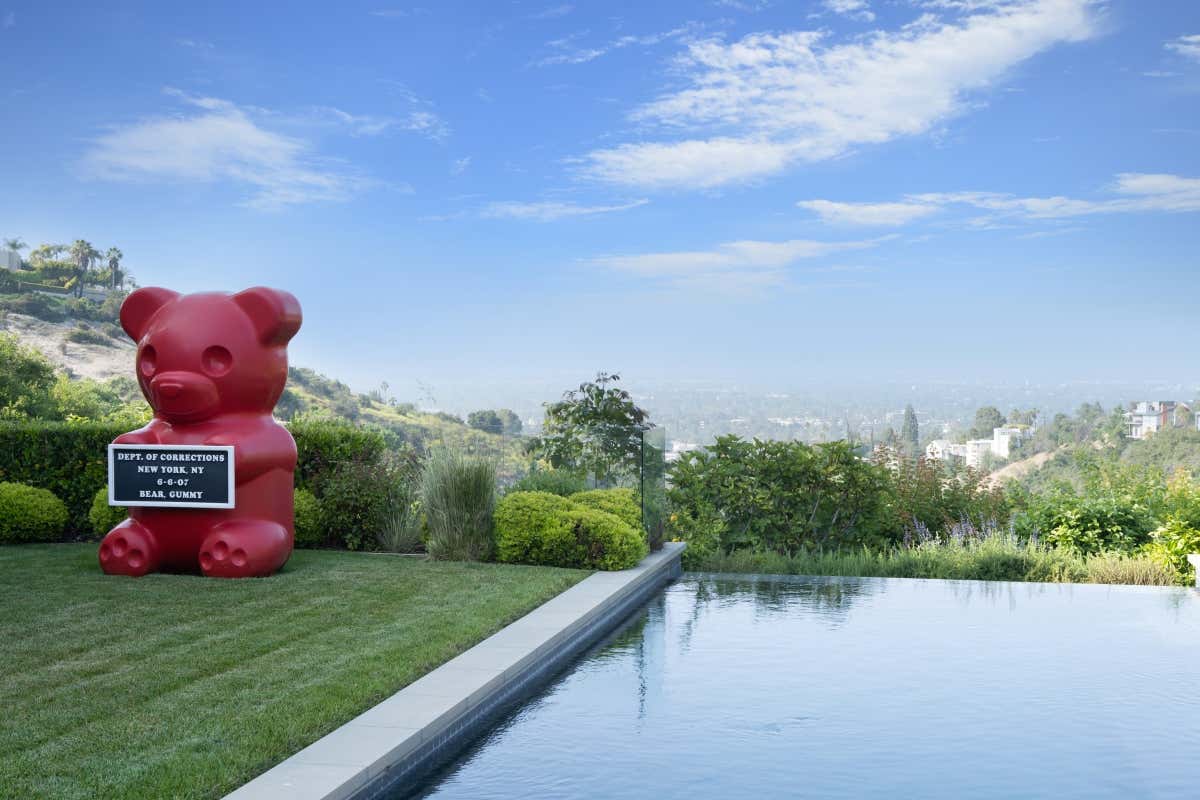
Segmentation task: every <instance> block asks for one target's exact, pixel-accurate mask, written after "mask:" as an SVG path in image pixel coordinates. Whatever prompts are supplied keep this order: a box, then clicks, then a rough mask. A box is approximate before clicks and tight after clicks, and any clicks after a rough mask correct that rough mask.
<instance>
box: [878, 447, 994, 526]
mask: <svg viewBox="0 0 1200 800" xmlns="http://www.w3.org/2000/svg"><path fill="white" fill-rule="evenodd" d="M879 461H880V462H881V463H883V464H885V465H886V467H887V470H888V477H889V479H890V481H889V482H890V486H889V487H888V491H887V497H886V500H885V502H886V508H887V517H888V522H887V529H888V530H889V531H892V532H897V531H907V532H910V533H911V532H912V531H913V530H914V529H916V528H917V527H918V526H924V527H925V528H927V529H928V530H929V531H930V532H931V533H932V534H933V535H934V536H935V537H938V538H945V537H946V536H947V535H948V534H949V532H950V529H951V527H952V526H954V525H955V524H958V523H961V522H963V521H964V520H966V521H969V522H972V523H974V524H976V525H978V526H984V525H986V524H988V523H994V524H996V525H999V526H1003V525H1006V524H1007V523H1008V519H1009V515H1010V510H1009V506H1008V503H1007V501H1006V499H1005V496H1004V493H1003V492H1002V491H1001V490H999V489H994V488H991V487H990V486H989V485H988V484H987V475H986V474H985V473H983V472H980V471H978V470H973V469H969V468H966V467H961V466H956V465H950V464H945V463H943V462H941V461H938V460H937V459H926V458H916V459H908V458H902V457H899V456H898V454H883V457H882V458H880V459H879Z"/></svg>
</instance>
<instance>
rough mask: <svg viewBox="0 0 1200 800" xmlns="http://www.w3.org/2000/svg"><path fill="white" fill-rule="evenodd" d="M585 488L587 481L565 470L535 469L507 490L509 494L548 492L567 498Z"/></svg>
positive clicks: (577, 474)
mask: <svg viewBox="0 0 1200 800" xmlns="http://www.w3.org/2000/svg"><path fill="white" fill-rule="evenodd" d="M586 488H587V480H586V479H585V478H584V477H583V476H582V475H580V474H579V473H577V472H571V471H570V470H566V469H535V470H533V471H532V472H530V473H529V474H528V475H526V476H525V477H523V478H521V480H519V481H517V482H516V483H514V484H513V485H512V488H510V489H509V491H510V492H549V493H550V494H557V495H562V496H563V497H569V496H570V495H573V494H575V493H576V492H582V491H584V489H586Z"/></svg>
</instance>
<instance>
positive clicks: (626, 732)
mask: <svg viewBox="0 0 1200 800" xmlns="http://www.w3.org/2000/svg"><path fill="white" fill-rule="evenodd" d="M414 796H418V797H431V798H472V799H473V800H480V798H559V797H561V798H574V797H579V798H593V797H594V798H641V797H645V798H689V799H694V798H707V797H718V798H725V797H764V798H774V797H821V798H826V797H828V798H842V797H845V798H862V797H868V798H869V797H887V798H908V797H933V798H941V797H944V798H962V797H971V798H1014V797H1055V798H1089V800H1095V798H1128V797H1164V798H1165V797H1172V798H1179V797H1200V594H1198V593H1196V592H1193V591H1192V590H1188V589H1173V588H1164V587H1106V586H1085V585H1080V586H1072V585H1054V584H1027V583H982V582H967V581H923V580H906V579H871V578H868V579H844V578H842V579H839V578H766V577H762V578H753V577H751V578H745V577H732V576H715V577H708V576H697V577H691V576H688V577H685V578H683V579H681V580H679V581H678V582H676V583H674V584H672V585H671V586H670V587H668V588H667V589H666V591H665V592H663V593H662V594H661V595H659V596H657V597H656V598H655V599H654V600H652V601H651V602H650V603H649V604H648V605H647V606H646V607H644V608H643V609H642V610H641V611H639V612H638V613H637V614H636V615H635V616H634V617H633V619H632V620H631V622H630V623H629V624H628V625H627V626H626V627H625V628H624V629H623V630H622V631H621V632H619V633H618V634H617V635H616V636H615V637H613V638H611V639H610V640H609V641H608V642H607V643H605V644H603V645H601V646H599V647H597V648H596V649H594V650H593V651H592V652H591V653H589V654H588V655H587V656H585V657H584V658H583V659H581V660H580V661H579V662H578V663H577V664H576V665H575V666H574V667H573V668H571V669H570V670H569V671H568V672H567V673H565V674H564V675H563V676H561V677H560V678H559V679H558V680H557V681H555V682H554V683H553V684H552V685H550V686H549V687H547V688H546V689H545V691H543V692H542V693H541V694H540V695H539V696H537V697H535V698H533V699H532V700H530V701H529V702H527V703H526V704H525V705H524V706H522V707H521V708H519V709H518V710H517V711H515V712H514V713H513V714H511V715H510V716H509V717H508V718H507V719H506V720H504V721H503V722H502V723H501V724H500V725H498V726H497V727H496V728H495V729H494V730H493V731H492V732H491V733H490V734H488V735H487V736H485V737H483V738H482V739H481V740H480V741H479V742H478V743H477V744H476V745H475V746H474V747H473V748H472V749H470V750H469V751H468V752H466V753H465V754H463V755H462V756H461V757H460V758H459V759H458V760H457V761H456V762H455V763H453V764H450V765H449V766H447V767H446V768H445V769H443V770H442V771H440V772H439V773H438V774H436V775H434V776H432V777H431V778H430V780H429V781H428V782H427V783H426V784H425V785H423V786H422V787H420V789H419V790H418V791H417V792H416V793H415V795H414Z"/></svg>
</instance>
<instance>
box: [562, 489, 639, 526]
mask: <svg viewBox="0 0 1200 800" xmlns="http://www.w3.org/2000/svg"><path fill="white" fill-rule="evenodd" d="M571 500H573V501H574V502H575V503H576V504H578V505H584V506H587V507H588V508H594V509H596V510H597V511H606V512H608V513H609V514H613V515H615V516H617V517H620V518H621V520H622V521H623V522H624V523H625V524H626V525H628V526H629V527H631V528H633V529H634V530H639V531H640V530H642V504H641V500H640V499H639V498H638V494H637V492H635V491H634V490H633V489H624V488H618V489H592V490H590V491H586V492H576V493H575V494H573V495H571Z"/></svg>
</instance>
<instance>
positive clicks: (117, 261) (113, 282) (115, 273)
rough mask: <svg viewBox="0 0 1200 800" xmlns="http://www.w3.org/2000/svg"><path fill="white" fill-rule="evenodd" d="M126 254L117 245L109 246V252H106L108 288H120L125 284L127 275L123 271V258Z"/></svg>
mask: <svg viewBox="0 0 1200 800" xmlns="http://www.w3.org/2000/svg"><path fill="white" fill-rule="evenodd" d="M124 257H125V254H124V253H122V252H121V251H120V249H118V248H116V247H110V248H108V252H107V253H105V254H104V258H105V260H107V261H108V281H109V285H108V288H110V289H120V288H123V287H124V286H125V276H124V275H123V274H122V273H121V259H122V258H124Z"/></svg>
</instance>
